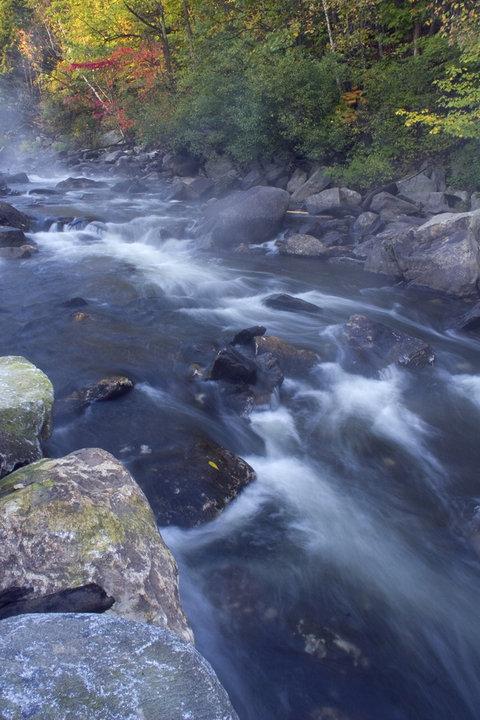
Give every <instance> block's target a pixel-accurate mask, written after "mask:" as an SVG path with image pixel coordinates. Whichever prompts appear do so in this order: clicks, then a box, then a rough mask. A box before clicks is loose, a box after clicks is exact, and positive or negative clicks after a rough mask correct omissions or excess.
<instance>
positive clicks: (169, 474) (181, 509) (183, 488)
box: [130, 437, 255, 527]
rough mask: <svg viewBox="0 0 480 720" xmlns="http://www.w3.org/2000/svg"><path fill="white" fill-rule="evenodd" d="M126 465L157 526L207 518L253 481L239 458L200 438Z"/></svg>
mask: <svg viewBox="0 0 480 720" xmlns="http://www.w3.org/2000/svg"><path fill="white" fill-rule="evenodd" d="M130 467H131V470H132V473H133V474H134V475H135V477H136V478H137V480H138V482H139V483H140V485H141V487H142V489H143V490H144V492H145V494H146V495H147V497H148V498H149V501H150V504H151V506H152V509H153V512H154V514H155V518H156V520H157V523H158V524H159V525H162V526H164V525H179V526H181V527H193V526H195V525H200V524H201V523H204V522H207V521H208V520H213V518H215V517H217V515H219V514H220V512H221V511H222V510H223V509H224V507H225V506H226V505H227V504H228V503H229V502H230V501H231V500H233V498H235V497H236V496H237V495H238V493H239V492H240V491H241V490H242V489H243V488H244V487H246V486H247V485H248V484H249V483H251V482H252V481H253V480H254V479H255V472H254V470H253V468H251V467H250V465H249V464H248V463H247V462H245V460H242V458H240V457H238V456H237V455H234V453H231V452H230V451H229V450H226V449H225V448H223V447H221V446H220V445H218V444H217V443H215V442H213V440H210V439H209V438H206V437H202V438H197V439H195V440H193V441H191V440H190V441H188V442H187V443H185V444H182V445H181V446H179V447H175V448H170V449H167V450H165V451H163V452H160V453H154V454H149V455H141V456H139V457H138V458H137V459H135V460H134V461H133V462H132V463H131V466H130Z"/></svg>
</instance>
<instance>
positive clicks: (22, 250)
mask: <svg viewBox="0 0 480 720" xmlns="http://www.w3.org/2000/svg"><path fill="white" fill-rule="evenodd" d="M36 252H38V249H37V248H36V247H34V246H33V245H21V246H20V247H0V257H2V258H7V259H9V260H23V258H29V257H32V254H34V253H36Z"/></svg>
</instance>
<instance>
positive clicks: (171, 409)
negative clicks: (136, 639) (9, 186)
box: [0, 175, 480, 720]
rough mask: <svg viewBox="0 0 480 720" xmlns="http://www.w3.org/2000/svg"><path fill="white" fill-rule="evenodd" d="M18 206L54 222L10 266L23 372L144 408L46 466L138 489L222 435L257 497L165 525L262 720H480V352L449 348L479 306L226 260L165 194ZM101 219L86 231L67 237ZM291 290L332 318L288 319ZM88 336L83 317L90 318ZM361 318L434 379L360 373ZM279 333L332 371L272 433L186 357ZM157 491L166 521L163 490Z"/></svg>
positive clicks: (295, 264)
mask: <svg viewBox="0 0 480 720" xmlns="http://www.w3.org/2000/svg"><path fill="white" fill-rule="evenodd" d="M30 177H31V183H30V184H28V185H25V186H19V187H17V188H16V189H17V190H18V191H19V193H20V194H19V195H18V196H16V197H6V198H5V200H6V201H7V202H10V203H11V204H13V205H15V206H16V207H17V208H19V209H20V210H22V211H24V212H26V213H27V214H29V215H31V216H34V217H35V218H37V223H38V227H41V228H42V229H41V230H37V231H36V232H34V233H31V234H29V237H31V238H32V239H34V240H35V242H36V243H37V244H38V247H39V252H38V254H36V255H35V256H34V257H32V258H30V259H25V260H6V259H0V272H1V277H2V283H1V286H0V323H1V325H0V327H1V337H2V354H3V355H10V354H13V355H23V356H25V357H26V358H28V359H29V360H30V361H31V362H33V363H34V364H35V365H37V366H38V367H39V368H41V369H42V370H43V371H44V372H45V373H46V374H47V375H48V377H49V378H50V379H51V381H52V383H53V385H54V388H55V393H56V395H64V394H67V393H68V392H71V391H72V390H74V389H75V388H78V387H82V386H85V385H89V384H91V383H93V382H96V381H97V380H99V379H100V378H102V377H105V376H107V375H116V374H118V375H126V376H127V377H129V378H131V379H132V380H133V381H134V382H135V388H134V390H133V391H132V392H131V393H129V394H127V395H125V396H123V397H120V398H118V399H116V400H115V401H112V402H106V403H97V404H95V405H92V406H91V407H90V408H88V410H87V411H86V412H84V413H83V414H81V415H78V416H76V417H74V418H73V419H72V418H67V419H62V418H58V420H57V421H56V422H55V429H54V432H53V435H52V436H51V438H50V439H49V441H48V442H47V443H46V446H45V452H46V453H47V454H49V455H51V456H54V457H59V456H62V455H65V454H67V453H69V452H72V451H73V450H76V449H79V448H82V447H101V448H103V449H105V450H108V451H110V452H111V453H113V454H114V455H115V456H116V457H117V458H119V459H120V460H122V462H124V463H125V465H126V467H127V468H129V469H132V468H134V467H136V465H135V463H136V460H138V458H139V457H141V456H142V455H145V454H149V453H156V452H160V451H161V450H162V449H163V448H165V447H167V446H172V445H174V444H175V442H176V440H178V438H180V437H185V435H188V434H189V433H192V432H195V431H197V430H199V429H201V431H202V432H203V433H205V434H207V435H208V436H209V437H210V438H211V439H212V440H214V441H215V442H217V443H219V444H221V445H223V446H224V447H226V448H227V449H229V450H231V451H232V452H235V453H237V454H238V455H240V456H241V457H243V458H244V459H245V460H247V462H248V463H249V464H250V465H251V466H252V467H253V468H254V470H255V471H256V474H257V479H256V480H255V481H254V482H253V483H252V484H250V485H249V486H248V487H247V488H246V489H245V490H244V491H243V492H242V493H241V494H240V495H239V496H238V497H237V498H236V500H234V501H233V502H232V503H230V504H229V505H228V506H227V508H226V509H225V510H224V512H223V513H222V514H221V515H220V516H219V517H218V518H217V519H215V520H213V521H211V522H208V523H206V524H204V525H203V526H200V527H197V528H192V529H181V528H179V527H174V526H171V527H166V528H160V530H161V532H162V535H163V537H164V539H165V541H166V542H167V544H168V545H169V547H170V548H171V550H172V552H173V554H174V556H175V558H176V560H177V563H178V565H179V573H180V590H181V597H182V603H183V606H184V608H185V611H186V613H187V615H188V617H189V620H190V622H191V625H192V627H193V630H194V633H195V637H196V645H197V648H198V650H199V651H200V652H201V653H202V654H203V655H204V656H205V657H206V658H207V659H208V660H209V661H210V663H211V664H212V665H213V667H214V669H215V671H216V673H217V674H218V676H219V679H220V681H221V682H222V683H223V685H224V686H225V688H226V690H227V691H228V693H229V695H230V698H231V700H232V703H233V705H234V707H235V709H236V711H237V713H238V715H239V718H240V720H452V719H453V718H454V719H455V720H477V718H478V717H479V713H480V710H479V708H480V682H479V680H480V678H479V674H480V601H479V597H480V582H479V578H480V561H479V557H478V556H477V555H476V554H475V552H474V548H473V547H472V544H471V542H470V541H469V540H468V538H467V531H466V528H467V527H468V524H469V522H470V521H471V520H472V517H473V515H474V511H475V508H476V506H477V505H479V504H480V481H479V467H480V442H479V431H478V429H479V422H480V337H479V336H478V335H475V334H474V333H464V334H461V333H456V332H453V331H451V330H448V325H449V321H451V320H452V319H453V318H455V317H456V316H458V315H460V314H461V313H462V312H464V311H465V309H466V306H465V305H464V303H462V302H461V301H459V300H453V299H448V298H445V297H442V296H437V295H435V294H434V293H431V292H430V293H426V292H421V291H419V290H415V291H414V290H412V289H407V288H404V287H399V286H396V285H394V284H393V283H391V282H390V281H389V280H387V279H386V278H382V277H381V276H373V275H368V274H366V273H363V271H361V270H360V269H357V268H354V267H350V266H348V265H342V264H334V263H327V262H322V261H321V260H316V259H315V260H306V259H305V258H290V257H282V256H280V255H279V254H278V252H277V250H276V248H275V245H274V243H273V242H271V243H268V244H267V245H266V246H265V248H263V250H262V251H261V252H258V253H257V252H253V253H251V254H244V253H242V254H236V253H226V252H224V253H216V252H214V251H212V250H208V249H205V248H204V247H202V245H203V244H204V243H202V242H199V241H198V240H194V239H192V237H191V233H190V232H189V230H190V228H191V227H192V226H193V224H194V223H195V221H196V219H197V217H198V215H199V212H200V209H199V208H198V207H196V206H188V205H185V204H182V203H179V202H166V201H163V200H161V199H159V197H160V196H159V195H158V192H152V193H151V194H144V195H141V196H140V195H134V196H130V197H121V196H115V195H114V194H113V193H111V192H110V191H108V190H106V191H101V190H99V191H94V192H88V191H76V192H68V193H65V194H63V195H61V194H59V195H49V194H46V193H44V194H42V193H32V189H35V188H37V189H41V188H45V189H49V188H53V187H54V186H55V184H56V183H57V182H58V181H59V180H60V179H61V178H59V177H56V178H53V177H39V176H34V175H33V176H30ZM63 216H68V217H71V218H73V217H75V218H80V219H81V220H78V221H75V222H73V223H71V224H70V225H67V226H63V225H62V224H61V223H60V224H59V223H58V221H57V220H56V219H57V218H59V217H63ZM272 293H288V294H290V295H294V296H295V297H298V298H301V299H302V300H306V301H308V302H310V303H314V304H315V305H318V306H319V307H321V308H322V312H321V313H319V314H311V313H301V312H296V313H293V312H286V311H281V310H275V309H272V308H269V307H267V306H266V305H265V304H264V300H265V298H266V297H267V296H269V295H271V294H272ZM78 297H81V298H83V299H85V300H86V301H87V303H88V305H86V306H85V307H80V308H79V309H80V310H81V311H82V312H84V313H85V314H86V315H88V317H87V318H86V319H84V321H80V322H75V321H73V320H72V312H74V311H73V310H72V308H71V307H68V306H67V305H65V303H67V302H68V301H69V300H71V299H72V298H78ZM353 313H362V314H364V315H367V316H368V317H369V318H370V319H372V320H377V321H380V322H382V323H384V324H386V325H388V326H389V327H392V328H397V329H400V330H403V331H404V332H407V333H409V334H411V335H415V336H418V337H421V338H423V339H424V340H426V341H427V342H428V343H429V344H430V345H431V346H432V347H433V349H434V351H435V355H436V360H435V363H434V365H433V366H429V367H425V368H419V369H416V370H406V369H402V368H399V367H396V366H394V365H390V366H388V367H386V368H384V369H382V370H381V371H380V373H378V374H362V373H360V372H352V371H351V370H348V369H346V368H345V365H344V364H342V357H341V350H340V347H339V345H338V342H337V339H338V335H339V332H340V331H341V327H342V325H343V323H344V322H345V321H346V320H347V319H348V317H349V316H350V315H352V314H353ZM257 324H261V325H264V326H265V327H266V328H267V332H268V334H270V335H277V336H278V337H280V338H282V339H283V340H285V341H287V342H289V343H292V344H294V345H296V346H298V347H303V348H308V349H311V350H315V351H317V352H319V354H320V356H321V357H322V358H323V359H324V361H323V362H321V363H319V364H318V365H317V366H316V367H314V368H313V370H312V371H311V372H310V373H309V374H308V375H306V376H305V377H303V378H301V379H298V378H296V379H293V378H286V379H285V381H284V383H283V385H282V387H281V388H280V390H279V391H278V390H277V391H276V393H275V394H274V395H273V397H272V400H271V403H270V405H269V406H267V405H264V406H258V408H257V409H255V410H254V412H253V413H252V414H251V415H250V417H249V420H246V419H245V418H241V417H239V416H237V415H235V414H233V413H228V412H226V411H223V410H222V408H219V407H218V406H215V405H214V404H212V403H209V402H205V399H204V398H203V397H201V396H200V395H199V393H197V392H195V389H194V388H192V382H191V379H190V377H189V374H190V367H189V362H188V360H186V359H185V356H184V354H182V348H185V347H195V346H197V345H198V346H202V345H203V344H211V345H215V346H217V347H218V348H221V347H224V346H225V345H226V344H227V343H228V342H230V341H231V340H232V337H233V336H234V334H235V333H236V332H237V331H238V330H241V329H242V328H247V327H250V326H252V325H257ZM132 473H133V474H134V477H135V478H136V479H137V481H138V482H139V484H140V485H141V486H142V487H143V488H144V490H145V492H146V493H147V495H148V496H149V499H150V500H151V502H152V503H153V501H154V495H155V493H160V492H161V488H156V487H155V486H152V484H151V483H149V482H148V477H144V476H142V474H140V475H138V476H137V475H135V472H134V470H133V469H132Z"/></svg>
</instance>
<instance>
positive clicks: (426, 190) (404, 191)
mask: <svg viewBox="0 0 480 720" xmlns="http://www.w3.org/2000/svg"><path fill="white" fill-rule="evenodd" d="M397 188H398V192H399V193H400V194H401V195H402V196H403V197H405V198H407V199H408V200H411V201H412V202H414V203H416V202H424V199H425V197H426V196H428V195H429V194H430V193H433V192H437V191H438V189H439V188H438V187H437V183H436V182H435V180H434V179H433V178H430V177H428V175H425V173H423V172H420V173H417V174H416V175H413V176H412V177H408V178H403V179H402V180H398V181H397Z"/></svg>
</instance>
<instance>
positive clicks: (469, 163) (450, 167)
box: [0, 0, 480, 190]
mask: <svg viewBox="0 0 480 720" xmlns="http://www.w3.org/2000/svg"><path fill="white" fill-rule="evenodd" d="M0 94H1V97H2V111H1V115H0V146H1V145H4V144H6V143H9V142H12V140H13V139H15V140H17V141H18V140H20V141H21V142H23V145H24V146H25V147H26V149H27V150H29V151H30V152H34V151H35V149H36V148H37V147H38V146H41V145H46V144H50V146H51V147H52V148H53V149H54V150H56V151H61V150H62V149H65V148H67V147H72V146H73V147H77V148H81V147H99V146H101V145H102V137H104V136H105V133H106V132H107V131H111V130H115V131H116V132H117V133H118V134H120V135H121V137H122V138H123V142H125V143H130V144H134V145H139V146H142V147H145V148H158V147H168V148H170V149H174V150H178V151H182V152H186V153H189V154H190V155H193V156H194V157H196V158H199V159H200V160H205V159H208V158H212V157H216V156H222V155H224V156H228V157H229V158H231V159H232V160H233V161H234V162H235V163H237V164H238V166H239V167H243V168H246V167H249V166H251V165H252V163H254V162H255V161H256V160H258V159H259V158H267V157H273V156H275V157H282V158H284V159H286V160H288V159H290V158H308V159H309V160H312V161H315V162H321V163H323V164H325V165H329V166H330V167H331V168H332V169H333V173H334V174H335V175H336V176H337V178H338V179H339V180H340V181H342V182H344V183H346V184H348V185H350V186H351V187H354V188H357V189H359V190H364V189H366V188H368V187H370V186H372V185H374V184H379V183H382V182H388V181H389V180H390V179H392V178H393V177H395V176H398V174H399V173H402V172H405V171H407V170H408V169H411V168H412V167H415V166H418V164H419V161H422V162H424V161H425V162H430V161H431V162H436V163H442V164H443V165H444V167H445V168H446V169H447V179H448V182H449V184H450V185H452V186H457V187H464V188H467V189H470V190H478V189H480V155H479V141H480V7H479V5H478V3H477V2H476V0H454V1H453V2H452V1H451V0H317V2H311V0H213V1H212V0H208V1H206V0H0ZM19 113H21V115H20V116H19Z"/></svg>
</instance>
